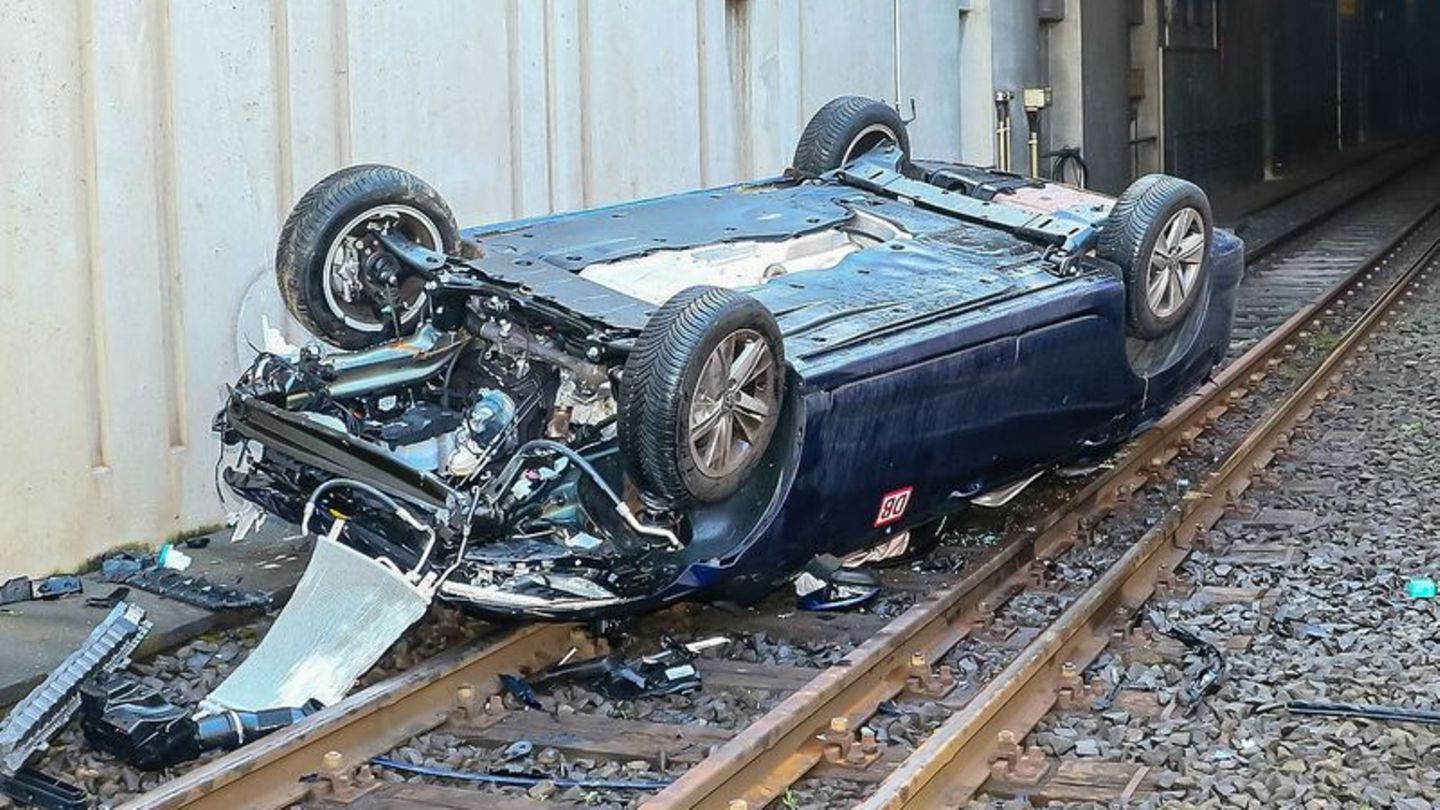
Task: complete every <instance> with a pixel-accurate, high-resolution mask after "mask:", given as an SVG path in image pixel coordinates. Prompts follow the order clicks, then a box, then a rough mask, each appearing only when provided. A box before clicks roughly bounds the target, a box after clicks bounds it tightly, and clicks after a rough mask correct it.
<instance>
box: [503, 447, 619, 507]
mask: <svg viewBox="0 0 1440 810" xmlns="http://www.w3.org/2000/svg"><path fill="white" fill-rule="evenodd" d="M539 450H549V451H551V452H553V453H559V454H560V455H562V456H564V457H566V458H568V459H570V460H571V461H573V462H574V463H575V466H577V467H579V468H580V469H581V470H582V471H584V473H585V474H586V475H588V476H590V478H591V479H592V480H594V482H595V484H596V485H597V486H599V487H600V489H602V490H604V491H605V494H606V495H608V496H610V500H611V501H613V502H615V503H616V504H620V503H623V501H622V500H621V499H620V496H619V495H618V494H617V493H616V492H615V489H614V488H613V487H611V486H610V483H609V482H608V481H606V480H605V478H604V476H602V475H600V471H599V470H597V469H595V467H594V465H592V464H591V463H590V462H588V461H586V460H585V457H584V456H582V455H580V454H579V453H577V452H575V451H574V450H572V449H570V448H569V447H566V446H565V445H563V444H561V443H559V442H555V441H551V440H549V439H531V440H530V441H528V442H526V443H524V444H522V445H520V449H518V450H516V451H515V455H513V456H511V457H510V461H509V463H507V464H506V465H505V469H503V470H501V471H500V474H499V475H498V476H496V477H495V489H494V491H493V496H499V494H500V493H502V492H504V491H505V489H506V488H507V487H509V486H510V484H511V482H512V481H513V480H514V478H515V476H516V474H518V473H519V471H520V463H521V461H522V460H524V458H525V456H527V455H532V454H534V453H535V452H536V451H539Z"/></svg>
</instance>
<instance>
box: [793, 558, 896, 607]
mask: <svg viewBox="0 0 1440 810" xmlns="http://www.w3.org/2000/svg"><path fill="white" fill-rule="evenodd" d="M795 595H796V597H797V600H796V604H797V605H798V606H799V607H800V609H801V610H814V611H828V610H849V609H851V608H856V607H860V606H862V605H865V604H867V603H869V602H870V601H872V600H874V599H875V597H877V596H879V595H880V578H879V577H878V576H876V575H875V572H874V571H871V570H869V569H868V568H852V567H849V566H846V565H845V564H844V563H843V562H842V561H841V560H840V559H838V558H836V557H834V556H832V555H829V554H819V555H816V557H815V559H813V560H811V561H810V563H809V564H808V565H806V566H805V569H804V570H803V571H801V572H800V573H799V574H797V575H796V576H795Z"/></svg>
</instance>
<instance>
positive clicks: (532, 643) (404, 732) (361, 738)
mask: <svg viewBox="0 0 1440 810" xmlns="http://www.w3.org/2000/svg"><path fill="white" fill-rule="evenodd" d="M571 647H578V648H579V649H580V651H581V653H582V654H592V653H594V652H595V650H594V648H593V644H592V642H591V641H590V639H589V638H588V637H587V636H586V635H585V634H583V633H581V632H580V631H579V628H578V627H576V626H575V625H569V624H533V625H528V626H525V627H521V628H518V629H516V630H514V631H512V632H509V633H507V634H505V635H504V636H502V637H500V638H499V639H485V640H481V641H477V642H473V643H471V644H469V645H466V646H464V647H460V648H457V649H454V650H449V651H447V652H444V653H441V654H440V655H437V656H435V657H434V658H431V659H429V660H427V661H425V662H423V663H421V664H419V665H418V666H416V667H414V668H413V669H411V670H409V671H407V672H404V673H402V674H400V675H397V676H395V677H393V678H390V679H387V680H385V681H382V682H380V683H377V684H375V685H374V686H371V687H369V688H368V689H363V690H361V691H360V692H357V693H355V694H353V695H351V696H350V697H347V698H345V699H344V700H342V701H340V702H339V703H337V704H335V705H334V706H331V707H329V708H326V709H323V710H321V711H319V712H317V713H315V714H313V715H311V716H309V717H307V718H305V719H304V720H302V721H300V722H299V723H296V724H295V725H293V726H289V727H287V728H285V729H282V730H280V731H277V732H275V733H274V734H272V735H270V736H268V737H265V738H263V739H260V740H257V741H256V742H254V743H251V744H249V745H246V746H244V747H242V748H239V749H237V750H235V751H233V752H231V753H229V754H227V755H225V756H223V757H220V758H218V759H215V760H213V761H211V762H209V763H206V764H205V765H202V766H200V767H198V768H195V769H194V770H192V771H190V772H189V773H187V774H185V775H184V776H181V777H180V778H178V779H175V780H173V781H170V782H167V783H165V784H163V785H161V786H160V787H158V788H156V789H155V790H153V791H151V792H149V793H147V794H145V795H143V796H140V797H139V798H137V799H135V800H134V801H131V802H129V803H127V804H125V805H123V806H122V808H124V810H138V809H139V808H157V809H164V810H168V809H169V808H181V807H184V808H215V810H233V808H237V807H285V806H287V805H290V804H293V803H295V802H297V801H300V800H302V799H305V798H306V797H307V796H314V797H317V798H322V797H326V796H330V797H334V798H344V797H346V796H348V795H355V794H358V793H363V792H364V791H365V790H367V789H369V788H370V787H371V783H370V781H369V780H368V779H367V778H366V774H367V773H368V772H367V771H366V770H365V769H364V768H363V765H364V763H366V762H368V761H369V759H370V758H371V757H373V756H376V755H378V754H383V753H385V752H386V751H388V750H390V749H391V748H393V747H395V746H397V745H401V744H403V743H404V742H405V741H406V740H409V739H410V738H411V737H414V736H415V735H417V734H423V733H425V732H427V731H429V730H431V729H433V728H435V727H437V726H439V725H440V724H442V723H444V722H445V721H446V720H448V719H450V718H451V717H453V716H455V714H456V713H457V712H465V711H473V710H475V708H476V707H477V706H478V705H479V704H480V702H482V701H483V700H484V699H485V698H486V697H488V696H490V695H495V694H498V692H499V684H498V680H497V676H498V675H499V674H500V673H503V672H524V671H531V672H533V671H537V670H539V669H541V668H543V667H545V666H548V665H549V664H551V663H553V662H555V661H556V660H558V659H559V658H560V656H562V655H564V654H565V652H566V651H567V650H569V649H570V648H571ZM356 766H362V767H361V768H360V771H359V772H358V775H357V772H356Z"/></svg>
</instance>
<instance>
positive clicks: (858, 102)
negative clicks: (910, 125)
mask: <svg viewBox="0 0 1440 810" xmlns="http://www.w3.org/2000/svg"><path fill="white" fill-rule="evenodd" d="M882 143H893V144H895V145H896V146H898V147H899V148H900V152H901V154H902V155H903V159H905V160H908V159H909V157H910V134H909V133H908V132H906V131H905V122H904V121H903V120H901V119H900V113H898V112H896V111H895V108H894V107H891V106H890V105H889V104H886V103H885V102H883V101H879V100H877V99H873V98H867V97H865V96H840V97H839V98H836V99H833V100H831V101H830V102H829V103H828V104H826V105H825V106H823V107H821V108H820V109H819V110H818V111H817V112H816V113H815V115H814V116H813V117H811V119H810V123H808V124H806V125H805V131H804V132H803V133H801V135H800V142H799V143H798V144H796V146H795V158H794V160H793V165H794V167H795V169H796V170H797V171H799V172H801V173H802V174H807V175H811V176H816V175H821V174H824V173H825V172H828V171H833V170H835V169H838V168H840V167H841V166H844V165H845V164H846V163H849V162H850V161H851V160H853V159H855V158H857V157H859V156H861V155H863V154H865V153H866V152H868V151H870V150H871V149H874V148H875V147H876V146H879V145H880V144H882Z"/></svg>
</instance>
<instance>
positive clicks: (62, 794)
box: [0, 768, 90, 810]
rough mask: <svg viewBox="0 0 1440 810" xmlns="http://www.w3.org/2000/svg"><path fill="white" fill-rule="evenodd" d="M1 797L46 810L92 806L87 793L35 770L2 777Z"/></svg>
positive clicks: (75, 809) (24, 770) (78, 808)
mask: <svg viewBox="0 0 1440 810" xmlns="http://www.w3.org/2000/svg"><path fill="white" fill-rule="evenodd" d="M0 795H4V796H8V797H10V798H11V799H14V800H15V801H17V802H19V803H20V804H21V805H22V806H29V805H33V806H35V807H43V808H46V810H84V808H87V807H89V806H90V797H88V796H86V795H85V791H83V790H81V789H80V788H78V787H75V786H74V785H72V784H70V783H69V782H62V781H60V780H59V779H56V778H55V777H53V776H50V775H49V774H45V773H41V772H40V771H37V770H35V769H34V768H21V769H20V770H18V771H16V772H15V773H14V774H10V775H7V774H4V773H0Z"/></svg>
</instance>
